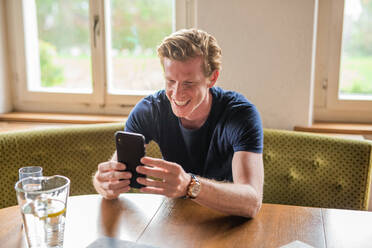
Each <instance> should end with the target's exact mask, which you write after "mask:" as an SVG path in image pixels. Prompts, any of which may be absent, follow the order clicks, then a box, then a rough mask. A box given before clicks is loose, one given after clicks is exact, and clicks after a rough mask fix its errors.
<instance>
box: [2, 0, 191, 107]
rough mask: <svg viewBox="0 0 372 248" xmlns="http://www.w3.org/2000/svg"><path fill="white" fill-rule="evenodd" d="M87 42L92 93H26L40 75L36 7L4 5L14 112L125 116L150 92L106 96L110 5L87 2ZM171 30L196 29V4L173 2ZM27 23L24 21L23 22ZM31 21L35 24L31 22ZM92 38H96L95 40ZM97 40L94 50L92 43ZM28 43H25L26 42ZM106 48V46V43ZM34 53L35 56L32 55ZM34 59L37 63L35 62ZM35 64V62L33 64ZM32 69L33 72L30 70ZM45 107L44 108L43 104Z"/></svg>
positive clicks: (26, 0)
mask: <svg viewBox="0 0 372 248" xmlns="http://www.w3.org/2000/svg"><path fill="white" fill-rule="evenodd" d="M89 4H90V6H89V13H90V17H89V18H90V23H89V25H90V30H91V32H90V40H91V59H92V68H94V69H92V73H93V75H92V80H93V92H92V93H53V92H35V91H29V90H28V82H30V80H33V78H35V77H38V76H39V75H40V68H39V67H38V68H36V69H35V66H34V67H32V66H33V65H35V64H39V63H38V59H39V55H38V54H35V51H36V52H37V51H38V49H35V47H37V46H38V42H37V35H35V34H34V33H33V34H30V32H28V31H30V30H32V29H34V30H35V28H37V25H36V23H35V20H36V19H35V17H32V16H31V15H32V14H34V15H35V14H36V11H35V4H34V1H33V0H11V1H7V2H6V9H7V16H6V18H7V23H8V30H9V34H10V37H9V44H10V50H11V54H13V57H12V56H10V57H12V58H11V61H10V64H11V68H12V77H11V84H12V89H13V93H14V94H13V95H14V100H15V102H14V105H15V109H16V110H19V111H42V112H46V111H48V112H54V111H55V112H71V113H75V112H79V113H110V114H116V113H120V114H128V113H129V111H130V110H131V108H132V107H133V106H134V105H135V104H136V103H137V102H138V101H139V100H140V99H142V98H143V97H144V96H145V95H147V94H148V93H149V92H132V93H125V94H124V95H123V94H122V95H114V94H109V93H108V92H107V82H108V80H109V75H110V73H109V70H110V68H111V67H110V63H111V59H110V58H111V56H110V48H109V47H107V46H106V41H109V39H111V34H110V33H109V32H106V31H109V30H110V29H109V28H108V27H109V25H110V23H109V19H110V18H105V16H108V15H107V14H108V11H109V7H110V6H109V5H110V3H109V1H105V0H89ZM173 4H174V10H175V11H174V16H173V19H174V22H173V23H174V26H173V30H178V29H181V28H191V27H196V25H197V23H196V0H173ZM97 17H98V20H99V22H98V29H96V30H99V31H97V32H96V33H95V34H94V33H93V25H94V18H97ZM26 19H27V21H25V20H26ZM32 20H34V21H32ZM94 36H95V37H94ZM94 38H95V40H96V46H94V44H93V42H92V41H93V40H94ZM25 40H27V41H28V42H25ZM108 44H109V43H108ZM32 53H34V54H32ZM35 58H37V61H35ZM32 60H34V61H32ZM29 68H32V70H29ZM46 103H47V104H46Z"/></svg>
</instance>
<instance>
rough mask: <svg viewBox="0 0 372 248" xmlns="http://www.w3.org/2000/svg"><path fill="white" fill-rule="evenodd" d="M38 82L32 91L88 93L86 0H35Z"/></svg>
mask: <svg viewBox="0 0 372 248" xmlns="http://www.w3.org/2000/svg"><path fill="white" fill-rule="evenodd" d="M36 8H37V26H38V39H39V53H40V71H41V83H40V84H41V85H36V86H35V85H33V87H31V88H32V89H33V90H42V91H57V92H82V93H91V92H92V79H91V56H90V44H89V0H63V1H62V0H60V1H50V0H36Z"/></svg>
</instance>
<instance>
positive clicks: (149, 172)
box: [136, 166, 174, 182]
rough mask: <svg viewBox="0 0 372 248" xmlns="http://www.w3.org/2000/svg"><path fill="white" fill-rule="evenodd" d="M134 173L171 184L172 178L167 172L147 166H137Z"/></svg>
mask: <svg viewBox="0 0 372 248" xmlns="http://www.w3.org/2000/svg"><path fill="white" fill-rule="evenodd" d="M136 171H137V172H138V173H141V174H143V175H146V176H148V177H155V178H159V179H162V180H165V181H167V182H172V181H173V180H172V179H173V178H174V176H173V175H172V174H170V173H169V172H168V171H166V170H164V169H161V168H153V167H149V166H137V168H136Z"/></svg>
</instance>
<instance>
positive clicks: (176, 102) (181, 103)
mask: <svg viewBox="0 0 372 248" xmlns="http://www.w3.org/2000/svg"><path fill="white" fill-rule="evenodd" d="M173 102H174V103H175V104H176V105H177V106H179V107H182V106H185V105H186V104H188V103H189V100H186V101H177V100H174V99H173Z"/></svg>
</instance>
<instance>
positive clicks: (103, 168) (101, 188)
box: [93, 160, 132, 199]
mask: <svg viewBox="0 0 372 248" xmlns="http://www.w3.org/2000/svg"><path fill="white" fill-rule="evenodd" d="M125 169H126V166H125V164H122V163H119V162H117V161H114V160H110V161H107V162H103V163H100V164H99V165H98V171H97V172H96V174H95V175H94V178H93V185H94V188H95V189H96V190H97V192H98V193H99V194H101V195H102V196H103V197H104V198H106V199H116V198H118V197H119V195H120V194H121V193H125V192H128V191H129V190H130V187H129V183H130V180H129V179H130V178H131V177H132V174H131V173H130V172H129V171H119V170H125Z"/></svg>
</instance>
